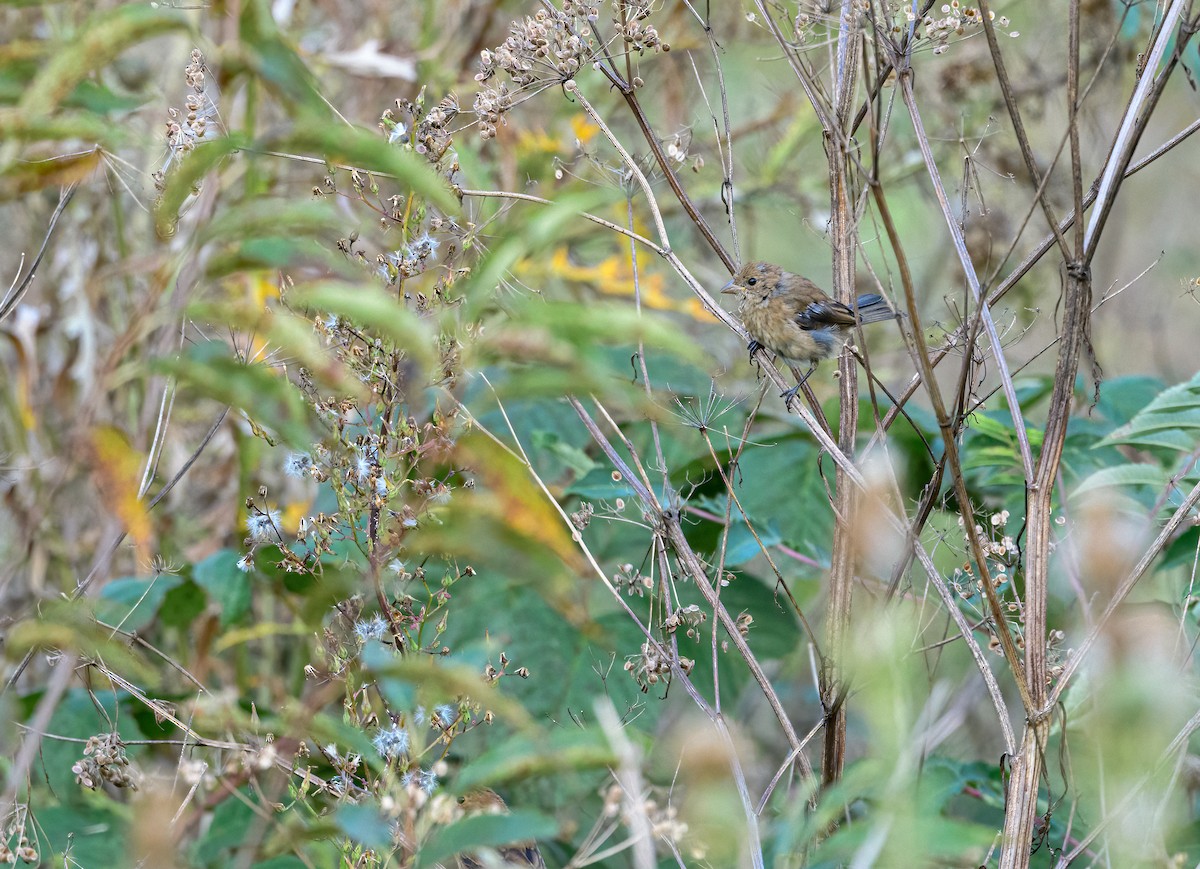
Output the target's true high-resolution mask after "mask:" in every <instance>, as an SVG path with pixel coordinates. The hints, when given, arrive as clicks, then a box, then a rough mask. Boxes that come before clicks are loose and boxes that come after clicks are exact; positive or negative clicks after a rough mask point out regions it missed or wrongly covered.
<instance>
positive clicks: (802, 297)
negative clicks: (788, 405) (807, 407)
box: [721, 262, 900, 401]
mask: <svg viewBox="0 0 1200 869" xmlns="http://www.w3.org/2000/svg"><path fill="white" fill-rule="evenodd" d="M721 292H722V293H730V294H733V295H736V296H737V301H738V306H737V315H738V316H739V317H740V318H741V320H742V325H744V326H745V327H746V331H747V332H749V333H750V337H751V339H753V340H751V342H750V345H749V350H750V355H751V356H753V355H754V351H756V350H758V349H760V348H763V347H765V348H766V349H767V350H770V351H771V352H772V353H774V354H776V355H777V356H779V357H780V358H781V359H783V360H784V361H785V362H788V363H790V364H792V365H794V366H799V365H800V364H802V363H805V362H807V363H808V364H809V368H808V371H807V372H806V373H805V374H804V376H803V377H801V378H800V382H799V383H797V384H796V385H795V386H793V387H792V388H791V389H789V390H787V391H786V392H784V393H783V396H782V397H783V398H785V399H787V400H788V401H791V400H792V398H794V397H795V395H796V391H797V390H798V389H799V388H800V387H801V386H803V385H804V381H806V380H807V379H808V376H809V375H810V374H812V373H813V371H815V370H816V367H817V363H818V362H819V361H820V360H822V359H828V358H829V357H830V356H833V355H834V354H835V353H837V351H838V349H839V348H840V347H841V346H842V343H843V341H844V340H845V336H846V333H847V332H848V331H849V330H850V329H852V328H853V327H854V326H855V324H865V323H878V322H880V321H881V320H893V319H896V318H897V317H899V316H900V315H899V314H897V313H896V312H895V311H893V310H892V309H891V307H890V306H889V305H888V303H887V302H886V301H885V300H884V298H883V296H879V295H876V294H874V293H870V294H867V295H863V296H859V297H858V299H857V300H856V301H855V303H854V307H853V308H851V307H850V306H848V305H843V304H842V303H841V302H837V301H834V300H833V299H832V298H830V297H829V296H828V295H827V294H826V293H825V291H824V290H822V289H821V288H820V287H818V286H817V285H816V284H814V283H813V282H812V281H810V280H809V279H808V278H805V277H801V276H800V275H794V274H792V273H791V272H787V271H784V270H783V269H781V268H780V267H779V266H777V265H772V264H771V263H765V262H752V263H746V264H745V265H744V266H742V267H741V268H740V269H738V272H737V274H735V275H734V276H733V277H732V278H731V279H730V281H729V283H727V284H726V285H725V286H724V287H722V288H721Z"/></svg>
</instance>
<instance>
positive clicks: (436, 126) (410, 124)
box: [379, 89, 462, 164]
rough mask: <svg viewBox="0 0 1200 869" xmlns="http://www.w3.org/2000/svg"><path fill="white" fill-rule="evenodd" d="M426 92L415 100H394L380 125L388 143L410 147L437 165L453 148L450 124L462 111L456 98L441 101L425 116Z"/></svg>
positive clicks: (381, 119) (450, 96) (452, 95)
mask: <svg viewBox="0 0 1200 869" xmlns="http://www.w3.org/2000/svg"><path fill="white" fill-rule="evenodd" d="M424 106H425V91H424V90H423V89H422V91H421V93H420V94H419V95H418V96H417V99H416V100H415V101H414V100H405V99H400V100H396V107H395V109H388V110H387V111H385V112H384V113H383V115H382V117H381V118H380V121H379V125H380V127H381V128H383V130H384V132H386V133H387V137H388V142H390V143H392V144H398V145H404V146H411V147H412V149H413V150H414V151H415V152H416V153H418V154H420V155H422V156H423V157H425V158H426V159H428V160H429V162H431V163H434V164H436V163H438V162H440V161H441V159H442V158H443V157H444V156H446V154H447V152H449V150H450V147H451V145H453V144H454V138H453V130H452V129H451V124H453V122H454V119H455V118H457V117H458V116H459V114H460V112H461V111H462V110H461V108H460V107H459V105H458V97H456V96H455V95H454V94H448V95H447V96H444V97H442V99H441V100H440V101H438V103H437V105H435V106H434V107H433V108H432V109H430V110H429V111H428V112H426V111H425V107H424Z"/></svg>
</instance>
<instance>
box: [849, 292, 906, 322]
mask: <svg viewBox="0 0 1200 869" xmlns="http://www.w3.org/2000/svg"><path fill="white" fill-rule="evenodd" d="M854 310H855V312H856V313H857V314H858V321H859V322H860V323H878V322H880V321H881V320H895V319H898V318H900V317H902V316H904V315H903V314H897V313H896V312H895V311H893V310H892V306H891V305H889V304H888V303H887V300H886V299H884V298H883V296H880V295H878V294H876V293H868V294H867V295H865V296H859V297H858V299H856V300H855V302H854Z"/></svg>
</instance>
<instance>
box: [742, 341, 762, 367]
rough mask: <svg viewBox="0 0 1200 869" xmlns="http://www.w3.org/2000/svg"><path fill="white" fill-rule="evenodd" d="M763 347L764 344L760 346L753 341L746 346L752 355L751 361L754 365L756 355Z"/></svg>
mask: <svg viewBox="0 0 1200 869" xmlns="http://www.w3.org/2000/svg"><path fill="white" fill-rule="evenodd" d="M762 346H763V345H762V344H759V343H758V342H757V341H754V340H751V341H750V343H749V344H747V345H746V350H747V351H748V352H749V353H750V361H751V362H752V363H753V362H754V354H755V353H757V352H758V351H759V350H761V349H762Z"/></svg>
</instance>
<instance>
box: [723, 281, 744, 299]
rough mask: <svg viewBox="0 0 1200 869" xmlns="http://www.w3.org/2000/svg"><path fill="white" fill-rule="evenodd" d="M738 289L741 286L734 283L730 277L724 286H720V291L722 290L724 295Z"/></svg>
mask: <svg viewBox="0 0 1200 869" xmlns="http://www.w3.org/2000/svg"><path fill="white" fill-rule="evenodd" d="M740 289H741V287H739V286H738V285H737V284H735V283H734V282H733V280H732V279H730V281H729V283H727V284H726V285H725V286H723V287H721V292H722V293H725V294H726V295H728V294H730V293H736V292H738V291H739V290H740Z"/></svg>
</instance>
